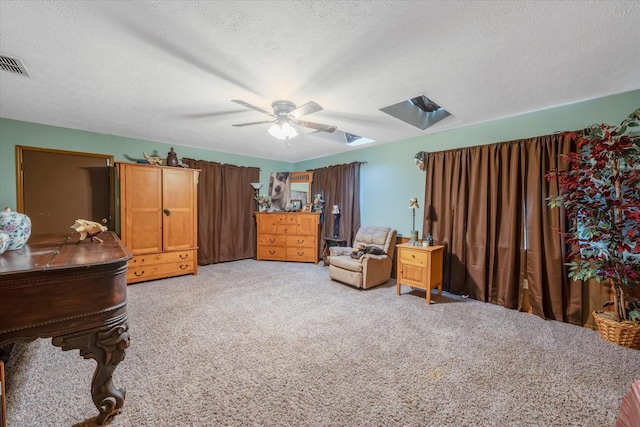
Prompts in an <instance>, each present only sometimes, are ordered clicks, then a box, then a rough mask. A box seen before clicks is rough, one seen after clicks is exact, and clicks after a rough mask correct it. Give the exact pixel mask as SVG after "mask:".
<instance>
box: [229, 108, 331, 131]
mask: <svg viewBox="0 0 640 427" xmlns="http://www.w3.org/2000/svg"><path fill="white" fill-rule="evenodd" d="M231 102H235V103H236V104H240V105H242V106H243V107H247V108H251V109H252V110H256V111H260V112H261V113H264V114H266V115H268V116H271V117H273V118H274V120H263V121H260V122H251V123H240V124H237V125H233V126H238V127H240V126H252V125H259V124H264V123H273V125H272V126H271V127H270V128H269V133H270V134H271V135H272V136H274V137H276V138H278V139H288V138H293V137H294V136H296V135H298V132H297V131H296V129H295V128H294V127H293V126H291V125H292V124H295V125H298V126H302V127H306V128H310V129H314V130H316V131H322V132H329V133H333V132H335V131H336V129H337V127H335V126H331V125H325V124H322V123H314V122H308V121H306V120H300V117H302V116H306V115H307V114H311V113H316V112H318V111H320V110H322V107H321V106H320V105H319V104H317V103H315V102H313V101H309V102H307V103H306V104H304V105H301V106H300V107H297V108H296V104H294V103H293V102H291V101H284V100H278V101H274V102H273V103H271V107H272V108H273V113H271V112H269V111H267V110H263V109H262V108H260V107H256V106H255V105H252V104H249V103H248V102H244V101H241V100H239V99H232V100H231Z"/></svg>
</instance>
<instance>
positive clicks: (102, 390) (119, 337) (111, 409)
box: [51, 316, 129, 424]
mask: <svg viewBox="0 0 640 427" xmlns="http://www.w3.org/2000/svg"><path fill="white" fill-rule="evenodd" d="M128 329H129V326H128V324H127V318H126V316H125V317H124V318H122V319H121V320H120V321H118V322H117V323H115V324H110V325H108V326H101V327H99V328H94V329H89V330H87V331H81V332H76V333H73V334H69V335H63V336H59V337H54V338H53V339H52V340H51V342H52V343H53V345H55V346H56V347H60V348H62V350H64V351H67V350H74V349H75V350H80V355H81V356H82V357H84V358H85V359H94V360H95V361H96V362H97V363H98V366H96V371H95V373H94V374H93V380H92V381H91V396H92V398H93V403H94V404H95V405H96V407H97V408H98V410H99V411H100V414H99V415H98V419H97V421H98V424H103V423H104V422H105V421H107V420H108V419H109V418H110V417H111V416H113V415H116V414H118V413H119V412H120V408H122V405H123V404H124V396H125V390H124V389H119V388H116V387H115V386H114V385H113V384H112V382H111V376H112V375H113V371H115V369H116V366H118V363H120V362H121V361H122V360H123V359H124V355H125V349H126V348H128V347H129V332H128Z"/></svg>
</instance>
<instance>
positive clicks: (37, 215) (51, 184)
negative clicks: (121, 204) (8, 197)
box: [13, 146, 114, 235]
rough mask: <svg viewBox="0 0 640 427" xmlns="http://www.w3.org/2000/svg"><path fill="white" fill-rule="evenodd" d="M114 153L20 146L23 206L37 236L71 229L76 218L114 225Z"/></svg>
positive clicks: (20, 199)
mask: <svg viewBox="0 0 640 427" xmlns="http://www.w3.org/2000/svg"><path fill="white" fill-rule="evenodd" d="M111 165H113V156H108V155H104V154H92V153H81V152H74V151H62V150H49V149H43V148H36V147H25V146H16V168H17V171H18V194H17V196H18V197H17V199H18V206H17V207H13V208H14V210H17V211H19V212H23V213H25V214H27V215H28V216H29V218H30V219H31V229H32V234H33V235H36V234H48V233H56V234H60V233H64V234H67V233H70V232H71V228H70V227H71V225H73V223H74V222H75V221H76V219H79V218H81V219H88V220H91V221H96V222H99V223H101V224H103V225H105V226H106V227H107V228H108V229H109V230H113V229H114V224H113V214H112V213H113V200H114V198H113V184H112V178H111V173H112V168H111Z"/></svg>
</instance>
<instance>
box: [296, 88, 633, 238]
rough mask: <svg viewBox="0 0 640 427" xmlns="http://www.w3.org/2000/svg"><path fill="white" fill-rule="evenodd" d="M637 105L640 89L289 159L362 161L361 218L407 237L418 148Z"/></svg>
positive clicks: (420, 192) (420, 179)
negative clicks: (320, 155)
mask: <svg viewBox="0 0 640 427" xmlns="http://www.w3.org/2000/svg"><path fill="white" fill-rule="evenodd" d="M639 107H640V90H636V91H633V92H627V93H624V94H619V95H613V96H608V97H604V98H599V99H595V100H590V101H585V102H580V103H576V104H571V105H566V106H563V107H557V108H553V109H549V110H544V111H537V112H533V113H528V114H523V115H519V116H513V117H508V118H505V119H500V120H495V121H492V122H488V123H482V124H477V125H470V126H466V127H463V128H458V129H453V130H449V131H444V132H440V133H436V134H430V135H424V136H421V137H416V138H412V139H407V140H403V141H400V142H394V143H390V144H385V145H379V146H374V147H370V148H364V149H360V150H353V151H349V152H347V153H343V154H339V155H333V156H327V157H323V158H318V159H314V160H309V161H305V162H299V163H296V164H294V169H295V170H307V169H314V168H318V167H323V166H327V165H334V164H341V163H350V162H354V161H366V162H367V164H365V165H363V166H362V167H361V168H360V203H361V223H362V224H363V225H389V226H392V227H394V228H396V229H397V230H398V233H399V234H402V235H404V236H409V231H410V230H411V222H412V220H411V210H409V199H410V198H411V197H417V198H418V200H419V201H420V209H417V210H416V229H418V230H419V231H420V234H421V233H422V219H421V218H422V216H423V215H424V210H423V208H424V206H422V205H423V203H422V200H424V187H425V182H426V178H427V177H426V175H425V172H421V171H420V170H419V169H418V167H417V166H416V165H415V163H414V160H413V158H414V155H415V154H416V153H417V152H419V151H427V152H434V151H442V150H448V149H451V148H459V147H467V146H474V145H482V144H491V143H495V142H501V141H513V140H517V139H521V138H531V137H535V136H541V135H548V134H551V133H555V132H558V131H566V130H579V129H584V128H586V127H587V126H589V125H591V124H593V123H610V124H614V123H620V122H621V121H622V120H623V119H624V118H625V117H627V116H628V115H629V114H630V113H632V112H633V111H634V110H636V109H637V108H639Z"/></svg>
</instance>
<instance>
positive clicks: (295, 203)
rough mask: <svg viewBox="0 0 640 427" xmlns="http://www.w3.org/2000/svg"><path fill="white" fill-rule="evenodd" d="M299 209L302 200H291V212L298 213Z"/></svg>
mask: <svg viewBox="0 0 640 427" xmlns="http://www.w3.org/2000/svg"><path fill="white" fill-rule="evenodd" d="M300 209H302V200H300V199H291V211H293V212H300Z"/></svg>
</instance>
